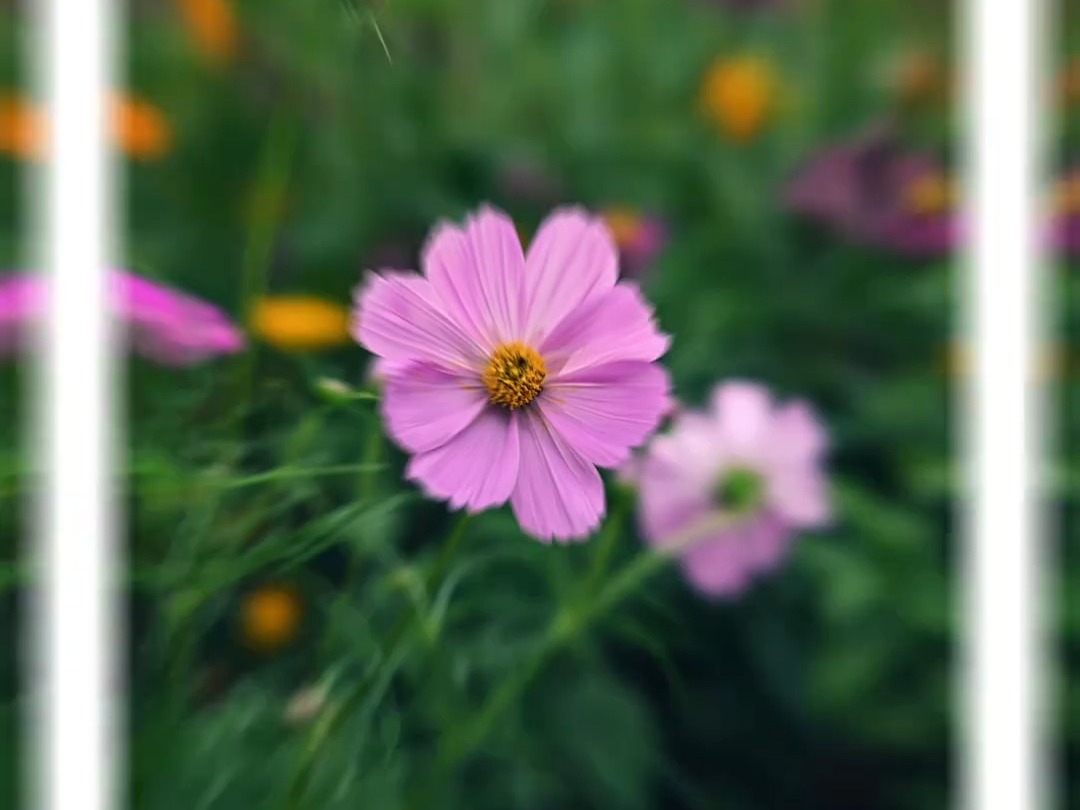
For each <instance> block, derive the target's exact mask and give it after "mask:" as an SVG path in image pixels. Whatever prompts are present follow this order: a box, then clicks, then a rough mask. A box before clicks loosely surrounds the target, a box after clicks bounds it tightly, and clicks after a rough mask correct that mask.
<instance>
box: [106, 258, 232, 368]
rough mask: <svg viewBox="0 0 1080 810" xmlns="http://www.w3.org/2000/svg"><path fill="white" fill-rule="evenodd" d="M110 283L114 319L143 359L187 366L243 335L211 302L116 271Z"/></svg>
mask: <svg viewBox="0 0 1080 810" xmlns="http://www.w3.org/2000/svg"><path fill="white" fill-rule="evenodd" d="M111 281H112V299H113V306H114V307H115V314H116V317H118V318H119V319H120V320H121V321H122V322H123V323H124V324H125V326H126V327H127V331H128V335H129V337H130V340H131V345H132V347H133V348H134V349H135V351H136V352H137V353H139V354H141V355H143V356H144V357H146V358H148V359H150V360H153V361H155V362H158V363H162V364H164V365H168V366H189V365H193V364H195V363H200V362H202V361H204V360H208V359H210V358H212V357H218V356H221V355H227V354H235V353H236V352H238V351H240V350H241V349H243V348H244V336H243V334H242V333H241V332H240V330H239V329H238V328H237V327H236V326H235V325H234V324H233V323H232V322H231V321H230V320H229V319H228V318H227V317H226V316H225V314H224V313H223V312H222V311H221V310H219V309H218V308H217V307H215V306H213V305H212V304H208V303H207V302H205V301H200V300H199V299H197V298H193V297H192V296H190V295H187V294H185V293H182V292H179V291H177V290H173V289H170V288H169V287H165V286H162V285H160V284H156V283H154V282H152V281H148V280H147V279H145V278H142V277H141V276H136V275H134V274H132V273H125V272H123V271H119V270H117V271H113V273H112V279H111Z"/></svg>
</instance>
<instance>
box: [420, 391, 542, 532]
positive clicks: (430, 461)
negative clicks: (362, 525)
mask: <svg viewBox="0 0 1080 810" xmlns="http://www.w3.org/2000/svg"><path fill="white" fill-rule="evenodd" d="M520 421H521V420H520V418H519V417H518V416H517V415H516V414H513V415H511V414H507V413H505V412H503V411H497V410H494V409H487V410H485V411H484V412H483V413H481V414H480V416H479V417H478V418H477V419H476V420H475V421H473V423H472V424H470V425H469V426H468V427H467V428H465V430H463V431H461V433H459V434H457V435H456V436H455V437H454V438H452V439H451V440H450V441H448V442H447V443H446V444H444V445H442V446H441V447H438V448H436V449H435V450H431V451H429V452H426V453H421V454H419V455H416V456H413V458H412V460H411V461H410V462H409V466H408V468H407V469H406V471H405V474H406V476H407V477H408V478H409V479H410V480H412V481H417V482H418V483H419V484H420V485H421V486H422V487H423V489H424V491H425V493H426V494H427V495H428V496H430V497H434V498H439V499H442V500H449V501H450V506H451V508H453V509H461V508H462V507H465V508H467V509H468V510H469V511H470V512H479V511H481V510H483V509H488V508H490V507H493V506H498V505H499V504H501V503H505V502H506V499H507V498H509V497H510V493H511V492H513V491H514V483H515V481H516V480H517V477H518V462H519V458H520V452H519V440H518V436H519V428H518V425H519V422H520Z"/></svg>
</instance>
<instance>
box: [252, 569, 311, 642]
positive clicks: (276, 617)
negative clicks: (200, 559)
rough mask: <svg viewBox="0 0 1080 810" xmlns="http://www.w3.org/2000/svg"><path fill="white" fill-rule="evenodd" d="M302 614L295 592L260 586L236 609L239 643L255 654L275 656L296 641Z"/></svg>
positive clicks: (271, 586)
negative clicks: (238, 613)
mask: <svg viewBox="0 0 1080 810" xmlns="http://www.w3.org/2000/svg"><path fill="white" fill-rule="evenodd" d="M303 614H304V606H303V603H302V602H301V600H300V594H299V593H297V591H296V589H294V588H292V587H290V586H288V585H277V584H273V585H262V586H260V587H258V588H256V589H255V590H253V591H251V592H250V593H249V594H247V596H245V597H244V600H243V602H242V604H241V606H240V636H241V639H242V640H243V642H244V644H245V646H247V647H250V648H251V649H254V650H257V651H258V652H262V653H270V652H276V651H277V650H280V649H281V648H282V647H284V646H286V645H287V644H289V642H291V641H292V640H293V639H294V638H295V637H296V634H297V631H298V630H299V629H300V622H301V619H302V618H303Z"/></svg>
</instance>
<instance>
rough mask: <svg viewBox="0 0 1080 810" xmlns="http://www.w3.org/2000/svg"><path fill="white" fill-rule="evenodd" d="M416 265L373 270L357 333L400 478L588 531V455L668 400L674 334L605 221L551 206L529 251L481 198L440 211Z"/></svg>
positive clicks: (466, 504)
mask: <svg viewBox="0 0 1080 810" xmlns="http://www.w3.org/2000/svg"><path fill="white" fill-rule="evenodd" d="M421 264H422V266H423V275H418V274H415V273H398V272H392V271H383V272H382V273H381V274H375V273H372V274H370V275H369V276H368V278H367V279H366V280H365V283H364V284H363V285H361V286H360V287H359V288H358V289H357V291H356V312H355V315H356V325H355V326H354V336H355V337H356V339H357V340H358V341H359V342H360V343H361V344H363V346H364V347H365V348H367V349H368V350H369V351H370V352H372V353H373V354H376V355H378V356H379V357H382V358H384V359H385V360H387V361H390V362H389V363H381V364H380V366H379V368H380V371H381V373H382V374H384V375H385V392H384V395H383V402H382V406H381V407H382V413H383V417H384V419H385V422H386V425H387V430H388V432H389V434H390V436H391V437H392V438H393V439H394V441H396V442H397V443H398V444H399V445H401V447H403V448H404V449H405V450H406V451H407V452H409V453H411V454H412V459H411V460H410V462H409V465H408V469H407V471H406V475H407V476H408V478H409V479H411V480H414V481H416V482H418V483H419V484H420V486H421V487H422V488H423V489H424V491H425V492H426V493H427V494H428V495H429V496H431V497H434V498H438V499H441V500H447V501H449V503H450V506H451V507H452V508H454V509H461V508H465V509H467V510H469V511H470V512H477V511H480V510H483V509H487V508H490V507H494V506H498V505H500V504H502V503H505V502H506V501H507V500H509V501H510V505H511V507H512V508H513V510H514V514H515V516H516V517H517V519H518V522H519V523H520V525H521V527H522V528H523V529H524V530H525V531H526V532H528V533H529V534H531V535H532V536H534V537H536V538H538V539H540V540H544V541H549V540H574V539H583V538H585V537H587V536H588V535H589V534H590V533H591V532H592V531H593V530H594V529H595V528H596V526H597V525H598V524H599V523H600V520H601V518H602V517H603V515H604V488H603V484H602V482H601V480H600V474H599V472H598V471H597V467H598V466H599V467H616V466H618V465H619V464H621V463H622V462H624V461H625V460H626V459H627V458H628V457H629V454H630V450H631V448H633V447H635V446H637V445H639V444H641V443H642V442H644V441H645V440H646V439H647V438H648V437H649V435H650V434H651V433H652V432H653V431H654V430H655V428H656V426H657V425H658V423H659V421H660V419H661V415H662V413H663V412H664V409H665V407H667V405H668V397H669V387H670V385H669V380H668V375H667V372H666V371H665V370H664V369H663V368H662V367H661V366H659V365H658V364H656V363H655V362H654V361H656V360H657V359H658V358H659V357H660V356H661V355H662V354H663V353H664V352H665V351H666V350H667V346H668V338H667V337H666V336H665V335H662V334H661V333H660V332H659V331H658V330H657V328H656V325H655V324H654V322H653V320H652V310H651V309H650V307H649V306H648V305H647V304H646V302H645V301H644V299H643V298H642V296H641V294H640V293H639V292H638V290H637V288H636V287H634V286H632V285H630V284H625V283H616V280H617V274H618V268H617V265H618V255H617V254H616V251H615V246H614V244H613V243H612V240H611V235H610V234H609V233H608V231H607V229H606V228H605V227H604V225H603V224H602V222H601V221H600V220H599V219H597V218H595V217H592V216H590V215H588V214H586V212H585V211H583V210H581V209H577V208H570V209H560V210H557V211H555V212H554V213H553V214H552V215H551V216H549V217H548V218H547V219H546V220H545V221H544V222H543V223H542V224H541V226H540V228H539V230H538V231H537V233H536V236H535V238H534V239H533V240H532V242H531V244H530V247H529V251H528V255H525V254H524V253H523V251H522V247H521V243H520V241H519V239H518V235H517V232H516V230H515V229H514V224H513V222H512V221H511V220H510V219H509V218H508V217H507V216H506V215H505V214H503V213H501V212H499V211H496V210H494V209H492V208H489V207H484V208H482V209H481V210H480V211H479V213H477V214H476V215H475V216H473V217H471V218H469V219H468V221H467V222H466V223H465V226H464V227H463V228H458V227H455V226H453V225H449V224H443V225H440V226H439V227H438V228H436V230H435V231H434V233H433V235H432V236H431V238H430V239H429V241H428V243H427V245H426V246H425V248H424V252H423V256H422V260H421Z"/></svg>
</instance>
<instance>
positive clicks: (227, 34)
mask: <svg viewBox="0 0 1080 810" xmlns="http://www.w3.org/2000/svg"><path fill="white" fill-rule="evenodd" d="M177 2H178V3H179V5H180V14H181V15H182V16H183V18H184V24H185V25H186V26H187V29H188V32H189V33H190V35H191V38H192V39H193V40H194V42H195V44H196V45H197V46H198V48H199V50H200V51H202V53H203V55H204V56H205V57H206V58H207V59H208V60H209V61H211V62H213V63H214V64H217V65H222V64H226V63H228V62H230V61H232V59H233V58H234V57H235V56H236V47H237V40H238V39H239V37H238V34H237V25H236V15H235V14H234V13H233V9H232V6H231V5H230V4H229V0H177Z"/></svg>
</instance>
